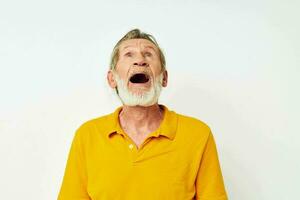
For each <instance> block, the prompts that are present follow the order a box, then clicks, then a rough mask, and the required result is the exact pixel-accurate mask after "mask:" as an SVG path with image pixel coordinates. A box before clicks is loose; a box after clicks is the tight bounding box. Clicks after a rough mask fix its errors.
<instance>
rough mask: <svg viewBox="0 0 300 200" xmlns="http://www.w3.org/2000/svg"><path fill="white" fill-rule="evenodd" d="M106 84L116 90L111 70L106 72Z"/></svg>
mask: <svg viewBox="0 0 300 200" xmlns="http://www.w3.org/2000/svg"><path fill="white" fill-rule="evenodd" d="M107 82H108V84H109V86H110V87H111V88H116V87H117V82H116V80H115V78H114V74H113V72H112V71H111V70H109V71H108V72H107Z"/></svg>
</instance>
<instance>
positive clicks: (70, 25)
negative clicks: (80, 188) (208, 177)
mask: <svg viewBox="0 0 300 200" xmlns="http://www.w3.org/2000/svg"><path fill="white" fill-rule="evenodd" d="M299 9H300V3H299V1H296V0H295V1H293V0H286V1H277V0H270V1H266V0H251V1H250V0H248V1H243V0H236V1H235V0H226V1H221V0H199V1H196V0H195V1H192V0H185V1H183V0H182V1H179V0H172V1H171V0H166V1H158V0H151V1H150V0H139V1H138V0H132V1H125V0H124V1H116V0H112V1H100V0H98V1H96V0H95V1H78V0H72V1H71V0H51V1H50V0H49V1H38V0H27V1H21V0H11V1H4V0H1V1H0V67H1V71H0V134H1V139H0V158H1V163H0V195H1V199H6V200H17V199H25V200H53V199H56V198H57V194H58V191H59V189H60V185H61V181H62V177H63V174H64V169H65V164H66V159H67V156H68V152H69V148H70V144H71V141H72V138H73V135H74V131H75V130H76V129H77V128H78V127H79V126H80V125H81V124H82V123H83V122H85V121H87V120H89V119H92V118H95V117H99V116H101V115H104V114H108V113H110V112H113V111H114V110H115V108H116V107H118V106H120V102H119V100H118V98H117V97H116V95H115V94H114V92H113V91H112V90H110V88H109V87H108V84H107V83H106V72H107V70H108V64H109V58H110V54H111V51H112V48H113V46H114V45H115V43H116V42H117V41H118V40H119V39H120V38H121V37H122V36H123V35H124V34H125V33H126V32H127V31H129V30H131V29H133V28H140V29H141V30H143V31H145V32H148V33H150V34H153V35H154V36H155V37H156V39H157V41H158V42H159V44H160V45H161V47H162V49H163V51H164V52H165V55H166V61H167V69H168V71H169V85H168V87H167V88H165V89H164V90H163V92H162V95H161V99H160V103H162V104H165V105H167V106H168V107H169V109H171V110H174V111H176V112H178V113H182V114H185V115H190V116H193V117H197V118H198V119H200V120H202V121H203V122H205V123H206V124H208V125H209V126H210V127H211V129H212V131H213V134H214V136H215V140H216V143H217V148H218V152H219V159H220V163H221V168H222V172H223V176H224V181H225V184H226V189H227V193H228V196H229V199H231V200H295V199H299V185H300V181H299V178H300V177H299V175H300V172H299V170H300V161H299V152H300V147H299V146H300V145H299V139H300V137H299V134H300V128H299V125H298V124H297V123H298V122H299V117H300V116H299V113H300V112H299V111H300V109H299V107H300V106H299V100H300V94H299V91H300V90H299V85H300V81H299V79H298V77H299V72H300V70H299V67H300V47H299V45H300V41H299V35H300V23H299V20H300V14H299Z"/></svg>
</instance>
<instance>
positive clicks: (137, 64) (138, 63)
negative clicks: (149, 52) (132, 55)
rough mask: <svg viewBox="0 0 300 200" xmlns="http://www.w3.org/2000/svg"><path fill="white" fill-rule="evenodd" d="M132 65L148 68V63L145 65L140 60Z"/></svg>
mask: <svg viewBox="0 0 300 200" xmlns="http://www.w3.org/2000/svg"><path fill="white" fill-rule="evenodd" d="M133 65H135V66H140V67H146V66H148V63H146V62H145V61H144V60H141V61H138V62H134V63H133Z"/></svg>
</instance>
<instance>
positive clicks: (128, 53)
mask: <svg viewBox="0 0 300 200" xmlns="http://www.w3.org/2000/svg"><path fill="white" fill-rule="evenodd" d="M124 56H126V57H131V56H132V53H131V52H130V51H129V52H127V53H125V54H124Z"/></svg>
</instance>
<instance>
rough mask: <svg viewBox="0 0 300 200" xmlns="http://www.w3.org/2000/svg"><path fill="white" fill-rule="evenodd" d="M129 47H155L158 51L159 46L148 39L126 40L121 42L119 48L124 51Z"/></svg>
mask: <svg viewBox="0 0 300 200" xmlns="http://www.w3.org/2000/svg"><path fill="white" fill-rule="evenodd" d="M128 48H140V49H144V48H145V49H146V48H149V49H153V50H154V51H156V52H158V48H157V47H156V45H155V44H153V43H152V42H150V41H149V40H147V39H129V40H125V41H123V42H122V43H121V44H120V47H119V50H120V51H123V50H126V49H128Z"/></svg>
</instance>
